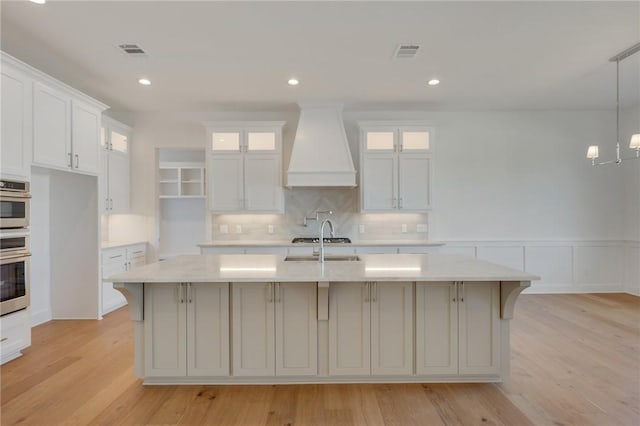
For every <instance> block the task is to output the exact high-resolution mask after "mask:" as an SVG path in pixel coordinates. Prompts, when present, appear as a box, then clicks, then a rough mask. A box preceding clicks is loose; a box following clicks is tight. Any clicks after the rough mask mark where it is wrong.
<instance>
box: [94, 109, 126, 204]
mask: <svg viewBox="0 0 640 426" xmlns="http://www.w3.org/2000/svg"><path fill="white" fill-rule="evenodd" d="M102 124H103V126H102V130H101V135H100V145H101V146H102V151H101V160H102V173H101V174H100V200H101V201H100V209H101V211H102V212H103V213H127V212H128V211H129V194H130V191H129V186H130V185H129V182H130V180H129V176H130V173H129V147H130V144H131V128H130V127H129V126H127V125H125V124H122V123H119V122H117V121H115V120H112V119H110V118H108V117H103V118H102Z"/></svg>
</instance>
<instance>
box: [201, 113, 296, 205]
mask: <svg viewBox="0 0 640 426" xmlns="http://www.w3.org/2000/svg"><path fill="white" fill-rule="evenodd" d="M206 125H207V135H208V141H207V153H208V156H207V157H208V161H207V175H208V179H209V180H208V183H209V184H208V197H209V210H210V211H211V212H212V213H230V212H236V213H238V212H256V213H283V212H284V194H283V188H282V126H283V125H284V122H280V121H279V122H237V123H206Z"/></svg>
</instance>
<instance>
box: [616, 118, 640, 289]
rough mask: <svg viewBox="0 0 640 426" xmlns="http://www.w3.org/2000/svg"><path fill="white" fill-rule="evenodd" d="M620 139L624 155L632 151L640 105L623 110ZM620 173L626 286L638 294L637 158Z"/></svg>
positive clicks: (639, 172) (639, 202)
mask: <svg viewBox="0 0 640 426" xmlns="http://www.w3.org/2000/svg"><path fill="white" fill-rule="evenodd" d="M620 118H621V119H620V123H621V124H620V128H621V129H620V143H621V145H622V147H623V150H624V152H625V154H626V155H625V156H630V155H632V154H631V151H630V150H628V149H626V148H627V147H628V146H629V140H630V139H631V135H632V134H634V133H640V106H638V107H635V108H633V109H629V110H626V111H624V112H623V114H621V117H620ZM620 168H621V171H622V176H623V182H622V189H623V203H622V216H623V222H622V223H623V229H624V239H625V240H626V244H625V248H624V250H625V258H626V266H625V269H624V274H625V275H624V281H625V289H626V291H627V292H629V293H632V294H636V295H638V296H640V160H632V161H627V162H624V161H623V163H622V165H621V166H620Z"/></svg>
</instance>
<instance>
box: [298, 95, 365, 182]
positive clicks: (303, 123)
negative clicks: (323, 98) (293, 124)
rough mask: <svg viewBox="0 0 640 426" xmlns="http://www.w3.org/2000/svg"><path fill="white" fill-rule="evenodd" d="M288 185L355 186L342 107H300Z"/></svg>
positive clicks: (321, 105) (354, 173)
mask: <svg viewBox="0 0 640 426" xmlns="http://www.w3.org/2000/svg"><path fill="white" fill-rule="evenodd" d="M299 106H300V120H299V121H298V129H297V130H296V137H295V139H294V141H293V150H292V151H291V160H290V161H289V169H288V170H287V186H289V187H294V186H350V187H354V186H356V169H355V168H354V167H353V160H352V159H351V151H350V150H349V143H348V141H347V135H346V133H345V131H344V124H343V122H342V105H341V104H326V103H325V104H307V103H305V104H299Z"/></svg>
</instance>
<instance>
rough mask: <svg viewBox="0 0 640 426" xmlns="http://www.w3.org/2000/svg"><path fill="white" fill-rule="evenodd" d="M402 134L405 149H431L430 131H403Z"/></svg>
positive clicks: (403, 148)
mask: <svg viewBox="0 0 640 426" xmlns="http://www.w3.org/2000/svg"><path fill="white" fill-rule="evenodd" d="M401 135H402V150H403V151H417V150H419V151H427V150H428V149H429V132H426V131H422V132H415V131H412V132H409V131H403V132H401Z"/></svg>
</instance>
